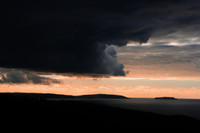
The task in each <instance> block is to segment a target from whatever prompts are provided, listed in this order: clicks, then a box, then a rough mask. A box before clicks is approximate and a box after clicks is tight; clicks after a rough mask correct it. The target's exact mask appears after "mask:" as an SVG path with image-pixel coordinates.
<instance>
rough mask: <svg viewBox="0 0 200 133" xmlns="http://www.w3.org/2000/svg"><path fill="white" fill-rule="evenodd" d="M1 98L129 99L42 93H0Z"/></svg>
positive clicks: (106, 95)
mask: <svg viewBox="0 0 200 133" xmlns="http://www.w3.org/2000/svg"><path fill="white" fill-rule="evenodd" d="M0 96H1V97H12V98H15V97H16V98H27V99H127V97H125V96H121V95H108V94H94V95H81V96H71V95H60V94H48V93H47V94H45V93H43V94H41V93H0Z"/></svg>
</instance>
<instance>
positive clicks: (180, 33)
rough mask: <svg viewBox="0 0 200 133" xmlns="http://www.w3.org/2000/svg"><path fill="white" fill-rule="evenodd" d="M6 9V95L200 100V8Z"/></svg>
mask: <svg viewBox="0 0 200 133" xmlns="http://www.w3.org/2000/svg"><path fill="white" fill-rule="evenodd" d="M32 2H33V3H31V2H30V3H29V2H27V3H23V2H22V3H20V2H13V3H6V2H4V3H3V4H4V5H9V8H5V9H4V13H3V16H2V19H3V24H2V25H3V27H2V26H1V27H2V31H1V32H3V36H1V38H2V39H1V53H0V57H1V61H0V92H34V93H56V94H67V95H83V94H97V93H104V94H118V95H124V96H127V97H138V98H144V97H145V98H147V97H148V98H149V97H151V98H152V97H158V96H173V97H177V98H195V99H199V98H200V38H199V35H200V15H199V14H200V2H199V1H196V0H182V1H179V0H168V1H155V0H148V1H147V0H140V1H137V0H133V1H127V2H126V1H124V2H123V3H121V2H120V1H112V0H111V1H109V2H108V1H101V2H98V1H96V0H94V1H85V2H82V1H80V0H77V1H76V0H74V1H71V0H68V1H67V0H66V1H64V2H63V3H62V2H58V1H57V2H53V1H49V2H37V1H32Z"/></svg>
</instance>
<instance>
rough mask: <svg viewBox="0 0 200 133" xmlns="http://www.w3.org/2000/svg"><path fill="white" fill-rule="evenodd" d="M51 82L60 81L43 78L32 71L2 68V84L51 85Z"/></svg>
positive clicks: (0, 77) (0, 69)
mask: <svg viewBox="0 0 200 133" xmlns="http://www.w3.org/2000/svg"><path fill="white" fill-rule="evenodd" d="M51 82H58V81H57V80H54V79H49V78H45V77H41V76H39V75H37V74H36V73H33V72H30V71H25V70H16V69H5V68H0V83H15V84H20V83H34V84H49V83H51Z"/></svg>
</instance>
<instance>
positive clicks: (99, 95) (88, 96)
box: [77, 94, 128, 99]
mask: <svg viewBox="0 0 200 133" xmlns="http://www.w3.org/2000/svg"><path fill="white" fill-rule="evenodd" d="M77 98H85V99H96V98H98V99H99V98H101V99H128V98H127V97H125V96H121V95H108V94H96V95H82V96H77Z"/></svg>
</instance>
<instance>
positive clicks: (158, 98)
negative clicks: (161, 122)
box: [155, 97, 178, 100]
mask: <svg viewBox="0 0 200 133" xmlns="http://www.w3.org/2000/svg"><path fill="white" fill-rule="evenodd" d="M155 99H156V100H178V99H177V98H174V97H155Z"/></svg>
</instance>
